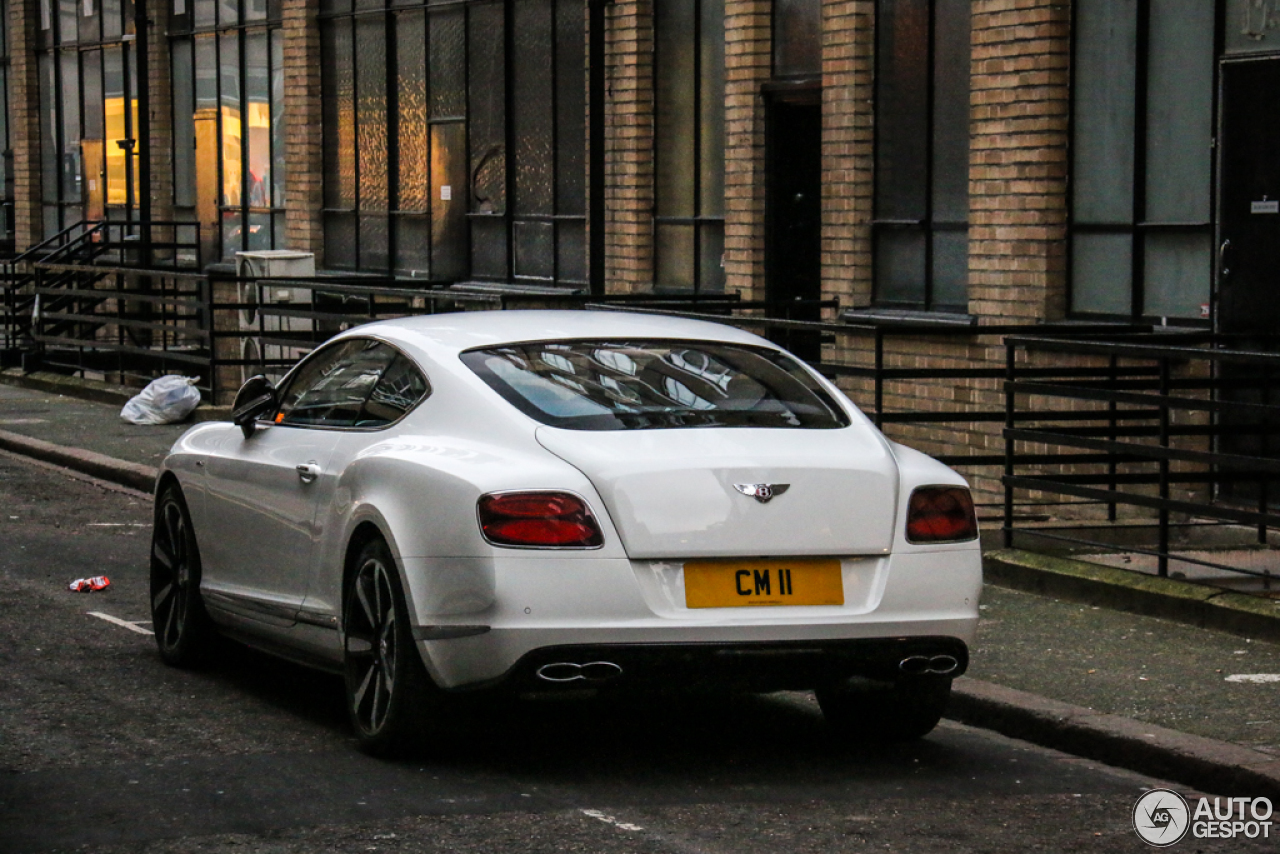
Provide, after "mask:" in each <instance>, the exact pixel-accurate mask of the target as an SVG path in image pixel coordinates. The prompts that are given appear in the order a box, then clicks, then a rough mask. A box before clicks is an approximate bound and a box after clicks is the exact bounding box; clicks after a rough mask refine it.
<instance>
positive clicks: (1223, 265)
mask: <svg viewBox="0 0 1280 854" xmlns="http://www.w3.org/2000/svg"><path fill="white" fill-rule="evenodd" d="M1230 249H1231V240H1230V239H1229V238H1228V239H1227V240H1224V241H1222V245H1221V246H1219V247H1218V270H1219V271H1220V272H1221V273H1222V275H1223V276H1224V277H1225V276H1230V275H1231V268H1230V267H1228V266H1227V252H1228V251H1230Z"/></svg>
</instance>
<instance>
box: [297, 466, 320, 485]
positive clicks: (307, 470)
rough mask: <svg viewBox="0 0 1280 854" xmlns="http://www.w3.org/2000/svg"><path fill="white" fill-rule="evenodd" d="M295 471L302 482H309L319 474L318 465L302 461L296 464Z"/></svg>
mask: <svg viewBox="0 0 1280 854" xmlns="http://www.w3.org/2000/svg"><path fill="white" fill-rule="evenodd" d="M295 471H297V472H298V478H299V479H300V480H301V481H302V482H303V483H311V481H313V480H315V479H316V478H317V477H319V476H320V466H318V465H316V464H315V463H303V464H302V465H300V466H296V467H295Z"/></svg>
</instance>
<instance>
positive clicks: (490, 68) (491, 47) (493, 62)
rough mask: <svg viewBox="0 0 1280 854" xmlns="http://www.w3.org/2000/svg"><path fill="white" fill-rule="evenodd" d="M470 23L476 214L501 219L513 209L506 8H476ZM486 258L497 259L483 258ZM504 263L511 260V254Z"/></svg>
mask: <svg viewBox="0 0 1280 854" xmlns="http://www.w3.org/2000/svg"><path fill="white" fill-rule="evenodd" d="M468 18H469V23H468V27H469V36H468V39H467V42H468V63H469V75H468V77H469V79H468V86H469V88H470V93H469V94H470V98H469V104H468V106H469V109H470V115H469V116H468V124H469V132H470V136H471V138H470V143H471V145H470V148H471V182H472V185H471V201H470V204H471V210H472V211H473V212H475V213H501V212H504V211H506V209H507V191H506V186H507V166H506V132H507V129H506V97H507V90H506V84H505V79H506V59H505V55H504V53H503V43H504V40H505V39H504V36H503V32H504V20H503V11H502V6H500V5H498V4H496V3H495V4H481V5H478V6H474V7H472V9H471V10H470V13H469V15H468ZM480 257H489V258H492V257H495V256H492V255H491V254H490V253H488V252H482V253H481V254H480ZM502 257H503V258H505V257H506V250H505V249H504V250H503V252H502ZM504 266H505V262H504Z"/></svg>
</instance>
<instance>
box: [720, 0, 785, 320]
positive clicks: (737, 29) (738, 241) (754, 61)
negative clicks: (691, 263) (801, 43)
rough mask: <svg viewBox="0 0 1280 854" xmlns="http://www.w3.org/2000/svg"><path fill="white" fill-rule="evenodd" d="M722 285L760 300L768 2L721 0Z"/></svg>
mask: <svg viewBox="0 0 1280 854" xmlns="http://www.w3.org/2000/svg"><path fill="white" fill-rule="evenodd" d="M724 12H725V176H724V178H725V188H724V195H725V199H724V205H725V225H724V231H725V234H724V249H725V252H724V258H725V264H724V266H725V289H726V290H728V291H730V292H732V291H735V290H737V291H741V292H742V296H743V298H744V299H763V298H764V190H765V182H764V101H763V99H762V98H761V97H760V85H761V84H762V83H764V82H765V81H766V80H768V79H769V77H770V76H771V74H772V72H773V68H772V66H773V56H772V51H773V33H772V26H771V24H772V21H771V16H772V12H773V4H772V3H771V2H769V0H726V2H725V4H724Z"/></svg>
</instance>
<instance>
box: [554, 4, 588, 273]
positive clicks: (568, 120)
mask: <svg viewBox="0 0 1280 854" xmlns="http://www.w3.org/2000/svg"><path fill="white" fill-rule="evenodd" d="M584 20H585V19H584V16H583V14H582V3H581V2H580V0H557V2H556V22H555V24H556V36H555V38H556V44H555V60H556V66H555V77H556V115H555V123H556V129H555V135H556V147H555V154H556V160H555V169H556V184H555V187H556V205H555V212H556V213H558V214H569V215H575V216H578V215H585V214H586V212H587V90H586V76H585V74H586V72H585V67H584V64H585V62H586V53H585V44H586V32H585V31H584V29H583V27H584V25H585V24H584ZM585 252H586V249H585V246H584V248H583V253H584V254H583V261H582V263H583V264H584V265H585V264H586V255H585ZM575 264H576V262H575ZM562 273H563V270H562Z"/></svg>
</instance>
